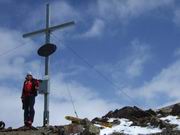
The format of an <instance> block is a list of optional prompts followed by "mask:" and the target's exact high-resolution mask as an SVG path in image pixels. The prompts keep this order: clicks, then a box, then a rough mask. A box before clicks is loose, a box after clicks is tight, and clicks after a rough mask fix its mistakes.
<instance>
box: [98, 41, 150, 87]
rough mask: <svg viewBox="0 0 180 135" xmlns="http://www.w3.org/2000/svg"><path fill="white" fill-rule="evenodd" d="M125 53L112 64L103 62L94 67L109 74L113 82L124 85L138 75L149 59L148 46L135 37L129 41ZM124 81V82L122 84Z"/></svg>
mask: <svg viewBox="0 0 180 135" xmlns="http://www.w3.org/2000/svg"><path fill="white" fill-rule="evenodd" d="M127 52H128V53H127V54H126V55H125V56H123V58H119V60H118V61H117V62H115V63H113V64H110V63H104V64H101V65H97V66H96V68H97V69H99V70H100V71H104V72H105V74H107V76H111V79H113V81H114V82H117V83H118V84H120V85H125V84H126V83H127V82H129V81H130V80H133V79H134V78H137V77H140V76H141V75H142V73H143V71H144V67H145V66H146V63H147V62H148V60H150V59H151V57H152V56H151V50H150V46H149V45H148V44H146V43H144V42H141V41H139V40H138V39H135V40H133V41H131V42H130V45H129V46H128V50H127ZM124 83H125V84H124Z"/></svg>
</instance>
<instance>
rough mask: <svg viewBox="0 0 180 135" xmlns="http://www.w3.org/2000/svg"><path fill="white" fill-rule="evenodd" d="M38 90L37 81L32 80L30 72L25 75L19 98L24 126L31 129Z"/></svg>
mask: <svg viewBox="0 0 180 135" xmlns="http://www.w3.org/2000/svg"><path fill="white" fill-rule="evenodd" d="M38 88H39V81H38V80H37V79H34V78H33V75H32V73H31V72H29V73H27V76H26V78H25V81H24V85H23V89H22V96H21V99H22V104H23V110H24V125H25V126H27V127H31V126H32V123H33V120H34V114H35V110H34V104H35V97H36V96H37V90H38Z"/></svg>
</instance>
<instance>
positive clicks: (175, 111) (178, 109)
mask: <svg viewBox="0 0 180 135" xmlns="http://www.w3.org/2000/svg"><path fill="white" fill-rule="evenodd" d="M171 115H174V116H176V115H178V116H180V104H175V105H174V106H173V108H172V111H171Z"/></svg>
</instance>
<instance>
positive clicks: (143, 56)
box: [126, 40, 150, 77]
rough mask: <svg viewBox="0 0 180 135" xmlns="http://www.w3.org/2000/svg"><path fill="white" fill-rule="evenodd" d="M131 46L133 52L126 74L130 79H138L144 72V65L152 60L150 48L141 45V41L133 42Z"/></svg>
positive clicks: (128, 61)
mask: <svg viewBox="0 0 180 135" xmlns="http://www.w3.org/2000/svg"><path fill="white" fill-rule="evenodd" d="M131 44H132V52H130V56H129V58H127V60H126V61H127V68H126V73H127V75H129V76H130V77H138V76H140V75H141V74H142V72H143V69H144V64H145V63H146V62H147V60H149V58H150V48H149V46H148V45H147V44H144V43H140V42H139V40H133V41H132V42H131Z"/></svg>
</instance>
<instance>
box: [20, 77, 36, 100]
mask: <svg viewBox="0 0 180 135" xmlns="http://www.w3.org/2000/svg"><path fill="white" fill-rule="evenodd" d="M38 87H39V80H37V79H34V78H33V79H32V80H31V81H28V80H25V81H24V84H23V89H22V96H21V97H22V98H24V97H27V96H37V90H38V89H37V88H38Z"/></svg>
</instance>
